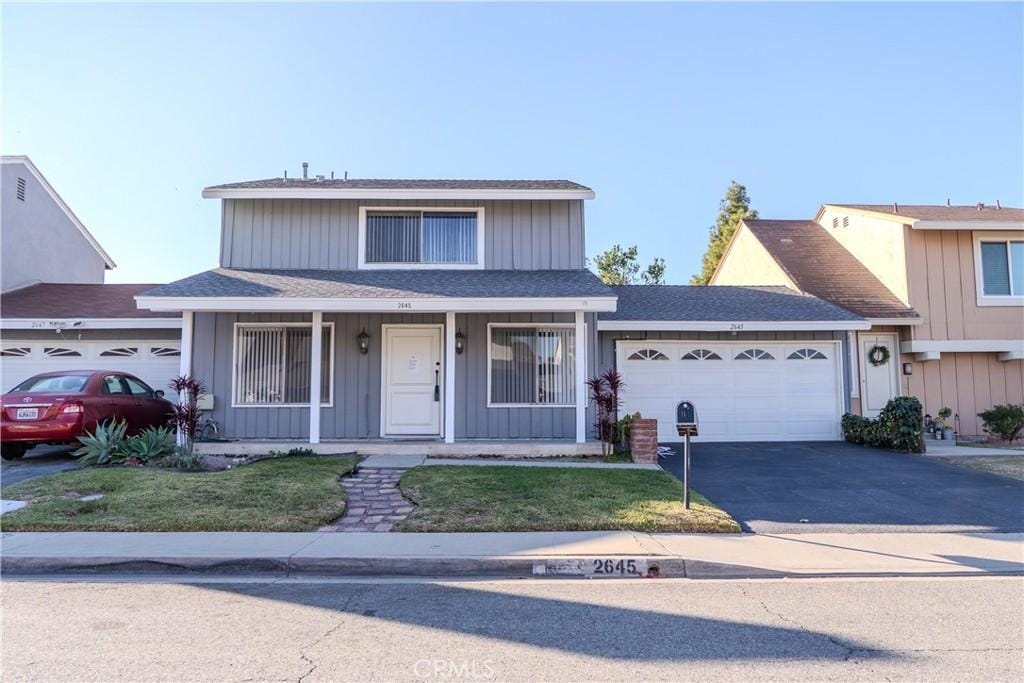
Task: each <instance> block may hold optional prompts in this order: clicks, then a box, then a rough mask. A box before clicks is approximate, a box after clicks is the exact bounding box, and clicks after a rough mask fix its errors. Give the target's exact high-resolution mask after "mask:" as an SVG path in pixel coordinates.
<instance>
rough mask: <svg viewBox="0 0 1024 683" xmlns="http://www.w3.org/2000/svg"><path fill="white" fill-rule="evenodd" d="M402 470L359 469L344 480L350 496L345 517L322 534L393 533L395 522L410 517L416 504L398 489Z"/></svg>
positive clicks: (324, 527)
mask: <svg viewBox="0 0 1024 683" xmlns="http://www.w3.org/2000/svg"><path fill="white" fill-rule="evenodd" d="M403 471H404V470H401V469H382V468H376V467H360V468H359V469H358V470H356V473H355V474H354V475H352V476H351V477H345V478H344V479H342V480H341V485H342V486H343V487H345V492H346V493H347V494H348V505H347V507H346V508H345V514H344V515H342V517H341V518H340V519H338V520H335V521H334V522H333V523H331V524H328V525H327V526H323V527H320V531H377V532H384V531H391V528H392V527H393V526H394V525H395V523H396V522H401V521H402V520H403V519H405V518H406V517H408V516H409V513H410V512H412V510H413V505H412V503H410V502H409V501H408V500H406V499H405V498H404V497H403V496H402V492H401V491H400V490H399V489H398V480H399V479H400V478H401V477H402V472H403Z"/></svg>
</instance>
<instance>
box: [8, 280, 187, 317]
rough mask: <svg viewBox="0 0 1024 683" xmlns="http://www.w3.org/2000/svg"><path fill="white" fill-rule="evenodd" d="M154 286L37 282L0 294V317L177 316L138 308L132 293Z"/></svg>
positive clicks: (139, 292)
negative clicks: (36, 283)
mask: <svg viewBox="0 0 1024 683" xmlns="http://www.w3.org/2000/svg"><path fill="white" fill-rule="evenodd" d="M156 286H157V285H152V284H141V285H81V284H45V283H44V284H38V285H32V286H31V287H25V288H24V289H16V290H14V291H13V292H7V293H6V294H3V295H2V296H0V316H2V317H4V318H7V319H11V318H19V319H26V318H27V319H34V318H63V319H72V320H74V319H80V318H86V319H88V318H180V317H181V314H180V313H167V312H155V311H146V310H139V308H138V307H137V306H136V305H135V295H136V294H141V293H142V292H145V291H146V290H148V289H153V288H154V287H156Z"/></svg>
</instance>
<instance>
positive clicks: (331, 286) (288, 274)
mask: <svg viewBox="0 0 1024 683" xmlns="http://www.w3.org/2000/svg"><path fill="white" fill-rule="evenodd" d="M141 295H142V296H147V297H253V298H260V299H263V298H279V299H281V298H297V299H303V298H338V299H364V298H398V299H416V298H444V297H447V298H508V297H516V298H554V297H613V296H615V294H614V292H613V291H612V290H611V289H610V288H609V287H608V285H606V284H604V283H603V282H601V281H600V280H599V279H598V278H597V276H596V275H594V274H593V273H591V272H590V271H589V270H269V269H254V270H248V269H239V268H216V269H214V270H208V271H206V272H204V273H199V274H198V275H193V276H191V277H187V278H185V279H184V280H178V281H177V282H172V283H170V284H167V285H161V286H159V287H156V288H154V289H150V290H149V291H147V292H143V293H141Z"/></svg>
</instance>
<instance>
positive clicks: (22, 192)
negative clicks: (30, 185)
mask: <svg viewBox="0 0 1024 683" xmlns="http://www.w3.org/2000/svg"><path fill="white" fill-rule="evenodd" d="M18 199H20V200H21V201H25V179H24V178H21V177H19V178H18Z"/></svg>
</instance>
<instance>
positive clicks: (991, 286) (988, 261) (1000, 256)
mask: <svg viewBox="0 0 1024 683" xmlns="http://www.w3.org/2000/svg"><path fill="white" fill-rule="evenodd" d="M981 277H982V280H983V281H984V289H985V294H989V295H993V296H1009V294H1010V263H1009V259H1007V258H1006V242H982V243H981Z"/></svg>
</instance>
